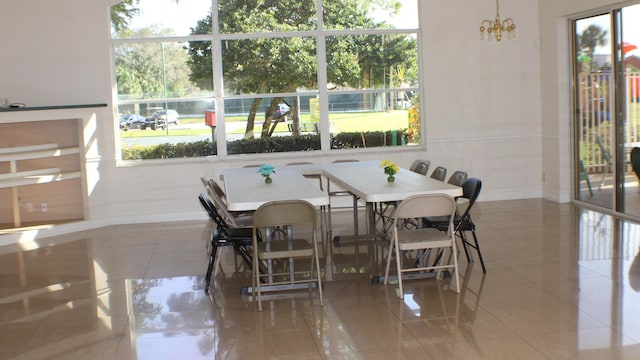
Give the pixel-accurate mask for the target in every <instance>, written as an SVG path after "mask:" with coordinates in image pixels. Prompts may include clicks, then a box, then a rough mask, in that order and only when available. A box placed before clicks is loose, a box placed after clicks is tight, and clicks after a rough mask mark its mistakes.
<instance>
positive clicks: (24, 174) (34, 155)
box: [0, 143, 82, 227]
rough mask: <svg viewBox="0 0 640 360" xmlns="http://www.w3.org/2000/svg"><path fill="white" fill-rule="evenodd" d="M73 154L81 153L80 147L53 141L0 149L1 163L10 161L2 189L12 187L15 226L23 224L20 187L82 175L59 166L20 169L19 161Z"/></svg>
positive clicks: (1, 177)
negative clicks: (63, 169)
mask: <svg viewBox="0 0 640 360" xmlns="http://www.w3.org/2000/svg"><path fill="white" fill-rule="evenodd" d="M72 154H80V148H79V147H67V148H59V147H58V144H55V143H51V144H41V145H32V146H19V147H11V148H4V149H0V163H3V162H8V163H9V172H8V173H2V174H0V189H3V188H11V198H12V208H13V225H14V227H21V226H22V221H21V216H20V206H21V204H20V197H19V188H20V187H21V186H25V185H35V184H44V183H51V182H56V181H63V180H68V179H78V178H80V177H81V176H82V172H81V171H67V172H63V171H61V170H60V168H59V167H52V168H42V169H36V170H27V171H20V169H19V161H21V160H33V159H45V158H54V157H59V156H65V155H72Z"/></svg>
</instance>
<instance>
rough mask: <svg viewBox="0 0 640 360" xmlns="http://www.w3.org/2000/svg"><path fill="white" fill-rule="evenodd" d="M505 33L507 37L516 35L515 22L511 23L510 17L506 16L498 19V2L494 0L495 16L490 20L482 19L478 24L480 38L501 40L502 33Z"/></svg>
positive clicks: (510, 37)
mask: <svg viewBox="0 0 640 360" xmlns="http://www.w3.org/2000/svg"><path fill="white" fill-rule="evenodd" d="M503 32H506V33H507V38H508V39H513V38H514V37H516V24H514V23H513V20H511V18H506V19H504V20H502V21H500V3H499V2H498V0H496V18H495V19H494V20H493V21H491V20H483V21H482V24H480V39H482V40H485V39H486V40H491V39H492V38H495V39H496V41H500V40H502V33H503Z"/></svg>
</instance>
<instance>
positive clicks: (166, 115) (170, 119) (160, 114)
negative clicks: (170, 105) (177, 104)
mask: <svg viewBox="0 0 640 360" xmlns="http://www.w3.org/2000/svg"><path fill="white" fill-rule="evenodd" d="M179 119H180V115H179V114H178V112H177V111H175V110H171V109H169V110H158V111H156V112H154V113H153V114H152V115H151V116H150V117H148V118H147V126H148V127H149V128H151V130H155V129H157V128H160V129H165V128H166V127H167V125H168V124H174V125H178V123H179V121H180V120H179Z"/></svg>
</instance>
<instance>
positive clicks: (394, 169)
mask: <svg viewBox="0 0 640 360" xmlns="http://www.w3.org/2000/svg"><path fill="white" fill-rule="evenodd" d="M380 167H381V168H383V169H384V173H385V174H387V181H388V182H393V181H394V180H395V176H394V175H395V174H397V173H398V171H400V168H398V165H396V164H394V163H393V162H391V161H389V160H382V162H380Z"/></svg>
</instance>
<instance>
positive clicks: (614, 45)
mask: <svg viewBox="0 0 640 360" xmlns="http://www.w3.org/2000/svg"><path fill="white" fill-rule="evenodd" d="M638 46H640V5H633V6H628V7H624V8H619V9H612V10H611V11H610V12H607V13H602V14H596V15H594V16H589V17H584V18H580V19H577V20H575V21H574V55H575V56H574V59H575V63H574V77H575V78H574V84H575V87H574V88H575V94H574V99H575V109H576V112H575V117H574V119H575V127H574V129H575V130H574V131H575V144H576V149H575V164H576V166H575V173H576V176H575V180H576V186H575V189H576V192H575V198H576V199H577V200H580V201H584V202H587V203H590V204H592V205H596V206H598V207H602V208H605V209H609V210H612V211H614V212H619V213H624V214H628V215H632V216H634V217H640V192H639V190H640V187H639V185H638V183H639V180H638V179H640V51H639V50H638V49H637V47H638ZM635 147H638V149H637V150H633V149H634V148H635ZM632 153H634V154H637V156H636V157H637V158H638V159H637V160H636V161H635V162H636V163H637V166H636V169H637V170H638V171H637V173H636V172H635V171H634V167H633V162H632V159H631V154H632Z"/></svg>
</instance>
